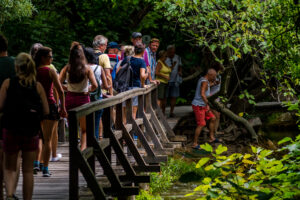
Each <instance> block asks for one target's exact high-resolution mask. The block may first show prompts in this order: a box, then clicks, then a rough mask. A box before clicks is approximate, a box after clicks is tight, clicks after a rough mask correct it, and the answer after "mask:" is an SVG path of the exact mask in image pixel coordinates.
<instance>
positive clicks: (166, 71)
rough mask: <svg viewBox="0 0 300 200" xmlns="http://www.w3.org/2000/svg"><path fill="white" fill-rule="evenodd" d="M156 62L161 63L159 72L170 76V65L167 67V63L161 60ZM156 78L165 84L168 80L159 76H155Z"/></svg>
mask: <svg viewBox="0 0 300 200" xmlns="http://www.w3.org/2000/svg"><path fill="white" fill-rule="evenodd" d="M158 63H160V64H161V69H160V71H159V72H160V73H161V74H163V75H165V76H167V77H170V73H171V71H172V69H171V67H168V66H167V65H165V63H164V62H162V61H161V60H158ZM156 79H157V80H159V81H160V82H161V83H165V84H167V83H168V80H167V79H165V78H163V77H161V76H157V77H156Z"/></svg>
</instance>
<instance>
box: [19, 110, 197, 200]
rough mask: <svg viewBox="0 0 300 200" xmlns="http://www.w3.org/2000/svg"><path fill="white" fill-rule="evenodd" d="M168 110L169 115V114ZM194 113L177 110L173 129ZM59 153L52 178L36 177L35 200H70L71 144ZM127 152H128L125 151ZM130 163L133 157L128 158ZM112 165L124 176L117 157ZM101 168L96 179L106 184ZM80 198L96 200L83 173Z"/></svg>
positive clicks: (170, 119)
mask: <svg viewBox="0 0 300 200" xmlns="http://www.w3.org/2000/svg"><path fill="white" fill-rule="evenodd" d="M168 110H169V109H167V113H168ZM190 112H192V110H191V106H183V107H178V108H175V115H176V118H168V120H167V121H168V123H169V125H170V127H171V128H173V127H174V126H175V125H176V123H177V122H178V120H179V119H180V118H181V117H183V116H185V115H187V114H188V113H190ZM57 152H58V153H61V154H62V156H63V157H62V159H61V160H60V161H59V162H50V164H49V170H50V172H51V173H52V176H51V177H42V173H41V172H40V173H38V174H37V175H34V192H33V199H36V200H39V199H47V200H60V199H69V144H68V142H66V143H60V144H59V147H58V150H57ZM125 152H126V150H125ZM128 157H129V160H130V161H132V162H133V161H134V159H133V158H132V159H130V158H131V156H128ZM112 165H113V168H114V169H115V171H116V172H117V173H118V174H122V172H123V169H122V167H120V166H118V165H116V157H115V156H114V154H113V156H112ZM102 175H103V171H102V168H101V166H100V165H99V164H98V163H97V164H96V177H97V179H98V181H101V182H106V178H104V176H102ZM22 181H23V178H22V173H21V175H20V180H19V184H18V187H17V192H16V195H17V196H18V197H19V198H20V199H22ZM79 196H80V199H94V198H93V195H92V193H91V191H90V190H89V188H88V187H87V184H86V181H85V179H84V177H83V176H82V174H81V173H79Z"/></svg>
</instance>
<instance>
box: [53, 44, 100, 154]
mask: <svg viewBox="0 0 300 200" xmlns="http://www.w3.org/2000/svg"><path fill="white" fill-rule="evenodd" d="M59 79H60V82H61V83H63V82H64V81H65V80H67V87H65V89H66V90H67V95H66V109H67V111H69V110H71V109H72V108H75V107H78V106H81V105H83V104H86V103H89V102H90V97H89V92H92V91H94V90H96V89H97V87H98V84H97V82H96V78H95V76H94V72H93V71H92V69H91V68H90V67H89V66H88V65H87V60H86V58H85V55H84V51H83V48H82V46H81V45H80V44H79V43H78V42H73V43H72V45H71V50H70V56H69V63H68V64H67V65H66V66H65V67H64V68H63V69H62V71H61V72H60V75H59ZM89 82H90V85H89ZM79 123H80V129H81V140H80V144H81V147H80V148H81V150H84V149H85V148H86V122H85V117H82V118H81V119H80V120H79Z"/></svg>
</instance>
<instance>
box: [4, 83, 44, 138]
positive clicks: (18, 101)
mask: <svg viewBox="0 0 300 200" xmlns="http://www.w3.org/2000/svg"><path fill="white" fill-rule="evenodd" d="M3 113H4V114H3V120H2V127H3V128H6V129H8V130H12V131H14V133H15V134H18V135H27V136H36V135H37V134H38V132H39V131H40V130H41V121H42V117H43V107H42V102H41V98H40V95H39V94H38V92H37V89H36V84H34V85H33V86H30V87H23V86H22V85H21V84H20V83H19V78H17V77H15V78H12V79H10V83H9V87H8V90H7V97H6V100H5V105H4V111H3Z"/></svg>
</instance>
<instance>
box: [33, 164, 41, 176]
mask: <svg viewBox="0 0 300 200" xmlns="http://www.w3.org/2000/svg"><path fill="white" fill-rule="evenodd" d="M39 171H41V170H40V166H39V164H36V163H34V165H33V174H37V173H38V172H39Z"/></svg>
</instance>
